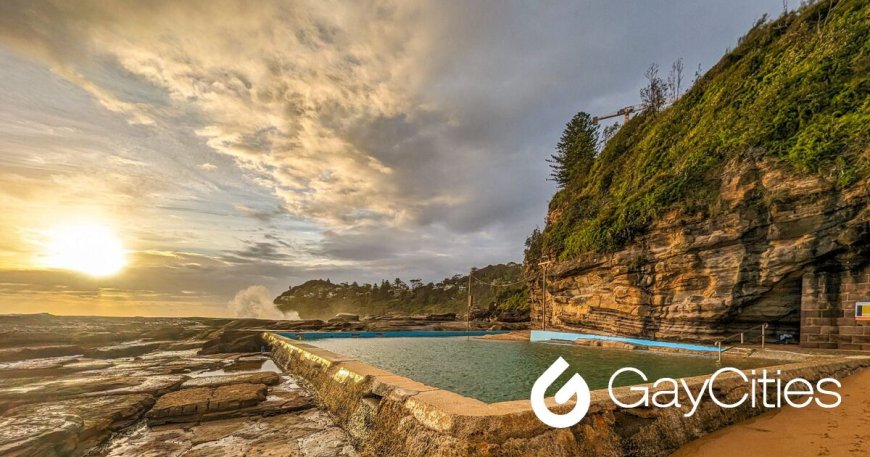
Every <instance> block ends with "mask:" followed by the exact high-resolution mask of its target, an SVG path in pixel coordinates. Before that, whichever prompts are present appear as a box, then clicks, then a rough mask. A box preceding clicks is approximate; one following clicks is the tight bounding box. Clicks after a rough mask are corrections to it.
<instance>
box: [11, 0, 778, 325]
mask: <svg viewBox="0 0 870 457" xmlns="http://www.w3.org/2000/svg"><path fill="white" fill-rule="evenodd" d="M782 9H783V2H782V0H770V1H757V0H739V1H702V2H699V1H695V0H667V1H666V0H650V1H636V2H629V1H613V0H595V1H550V2H544V3H537V2H519V1H509V0H508V1H495V0H492V1H462V2H459V1H451V2H443V1H434V0H433V1H420V2H409V1H391V0H384V1H373V2H368V1H359V2H333V1H324V0H310V1H306V0H303V1H261V2H231V1H214V0H209V1H184V2H177V1H148V2H134V1H102V2H88V1H77V2H67V1H29V0H24V1H19V0H5V1H3V2H0V313H33V312H51V313H55V314H99V315H139V316H182V315H197V316H235V315H245V316H261V317H276V316H280V314H277V315H276V311H275V310H274V309H273V308H272V307H271V305H270V301H271V298H272V297H274V296H275V295H277V294H279V293H280V292H282V291H283V290H285V289H286V288H287V287H288V286H289V285H291V284H292V285H295V284H299V283H301V282H304V281H306V280H308V279H315V278H330V279H332V280H333V281H338V282H340V281H360V282H364V281H380V280H381V279H384V278H396V277H402V278H404V279H406V280H408V279H412V278H422V279H423V280H424V281H438V280H439V279H441V278H443V277H446V276H452V275H454V274H457V273H463V272H466V271H467V270H468V269H469V267H471V266H485V265H487V264H492V263H501V262H508V261H521V258H522V249H523V241H524V240H525V238H526V236H528V234H529V233H530V232H531V231H532V229H534V228H535V227H536V226H538V227H541V226H543V223H544V217H545V214H546V208H547V203H548V201H549V198H550V197H551V196H552V194H553V192H554V191H555V187H554V184H553V183H552V182H550V181H548V180H547V177H548V174H549V170H548V165H547V163H546V161H545V159H546V158H547V157H548V156H549V155H550V154H552V152H553V148H554V145H555V144H556V142H557V141H558V138H559V135H560V133H561V131H562V128H563V127H564V124H565V123H566V122H567V121H568V120H569V119H570V118H571V117H572V116H573V114H575V113H576V112H578V111H586V112H589V113H592V114H593V115H595V114H602V113H608V112H612V111H615V110H616V109H618V108H620V107H623V106H627V105H632V104H636V103H637V102H638V101H639V100H638V91H639V89H640V88H641V86H642V85H643V81H644V80H643V73H644V71H645V69H646V68H647V67H648V66H649V65H650V64H651V63H653V62H656V63H658V64H659V65H661V66H662V68H665V69H666V68H669V67H670V64H671V62H673V61H674V60H676V59H678V58H682V59H683V61H684V64H685V67H686V69H687V73H688V79H692V74H693V73H694V71H695V69H696V68H697V67H698V66H699V65H700V68H701V69H707V68H710V67H711V66H712V65H713V64H714V63H715V62H716V61H717V60H718V59H719V58H720V57H721V55H722V54H723V53H724V52H725V51H726V50H727V49H729V48H732V47H734V46H735V45H736V43H737V40H738V38H739V37H740V36H741V35H743V34H744V33H745V32H746V31H747V30H748V29H749V28H750V27H751V26H752V25H753V23H755V22H756V20H757V19H758V18H760V17H761V16H762V14H764V13H768V14H770V15H772V16H776V15H778V14H779V13H780V12H781V11H782ZM70 227H79V228H81V227H84V228H85V230H90V232H89V233H91V234H92V235H93V237H95V238H97V239H98V240H97V243H98V245H100V244H99V242H100V240H105V239H111V240H113V241H117V244H119V245H121V246H122V247H123V251H124V252H123V253H124V259H125V266H124V267H123V268H121V269H120V270H119V271H117V272H115V273H113V274H108V275H102V276H94V275H91V274H87V273H86V272H83V270H82V269H81V268H75V267H72V268H70V267H64V265H65V264H61V263H59V262H57V261H52V260H51V259H52V258H53V257H52V255H54V254H52V252H53V251H51V250H52V249H55V248H56V246H55V245H56V244H58V243H62V242H60V241H58V239H59V235H58V234H66V235H69V234H70V233H78V232H71V231H70V230H71V229H70ZM60 239H69V236H67V237H66V238H64V237H62V236H60ZM69 244H77V245H78V251H75V250H70V249H72V248H74V247H75V246H69ZM100 246H101V245H100ZM65 249H66V250H67V251H69V252H66V254H67V255H68V256H69V255H74V256H76V258H79V259H80V261H84V260H81V258H84V257H88V256H90V255H91V253H93V252H98V251H99V249H92V248H91V247H90V245H88V244H87V243H75V242H72V243H70V242H67V246H66V248H65ZM93 255H94V256H95V257H94V258H99V254H93Z"/></svg>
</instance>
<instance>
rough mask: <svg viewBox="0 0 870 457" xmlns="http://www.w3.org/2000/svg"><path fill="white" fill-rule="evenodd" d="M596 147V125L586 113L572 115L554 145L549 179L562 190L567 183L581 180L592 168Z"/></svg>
mask: <svg viewBox="0 0 870 457" xmlns="http://www.w3.org/2000/svg"><path fill="white" fill-rule="evenodd" d="M597 147H598V125H597V124H595V123H593V122H592V117H591V116H589V114H588V113H584V112H582V111H581V112H579V113H577V114H575V115H574V117H573V118H572V119H571V121H570V122H568V124H566V125H565V131H564V132H562V137H561V138H560V139H559V143H558V144H557V145H556V153H555V154H553V155H551V156H550V158H549V159H548V160H547V162H549V163H550V168H551V169H552V171H551V172H550V178H551V179H552V180H553V181H556V182H557V183H559V187H561V188H564V187H566V186H567V185H568V184H569V183H571V182H573V181H575V180H577V179H579V178H582V177H583V176H585V175H586V174H587V173H588V172H589V170H590V169H591V168H592V164H593V163H594V162H595V155H596V153H597Z"/></svg>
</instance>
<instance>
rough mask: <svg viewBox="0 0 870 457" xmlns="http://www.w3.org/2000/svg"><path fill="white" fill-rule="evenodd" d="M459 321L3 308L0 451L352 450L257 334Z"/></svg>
mask: <svg viewBox="0 0 870 457" xmlns="http://www.w3.org/2000/svg"><path fill="white" fill-rule="evenodd" d="M448 318H449V319H448ZM466 325H467V324H466V322H464V321H456V320H455V316H443V315H442V316H417V317H389V318H362V319H361V318H359V317H358V316H351V315H345V316H338V317H337V318H336V319H332V320H330V321H327V322H324V321H320V320H307V321H270V320H257V319H209V318H109V317H66V316H52V315H47V314H36V315H5V316H0V411H2V414H0V455H11V456H81V455H89V456H121V455H134V454H135V455H184V456H194V455H275V456H278V455H288V456H297V455H298V456H324V457H325V456H349V455H355V454H356V453H355V451H354V449H353V447H352V446H351V444H350V441H349V440H348V437H347V435H346V434H345V433H344V431H342V429H341V428H339V427H338V426H337V425H336V424H335V423H334V422H333V421H332V419H331V418H330V416H329V414H327V413H326V411H325V410H324V409H322V408H321V407H320V406H318V404H317V402H316V401H315V399H314V398H313V397H312V396H311V395H309V393H308V392H307V391H306V390H305V389H304V388H302V387H300V385H299V384H297V382H296V380H295V379H294V378H293V377H292V376H289V375H287V374H285V373H283V372H282V371H281V370H280V369H279V368H278V367H277V366H276V365H275V363H274V362H272V360H271V358H270V354H269V353H266V352H261V351H264V350H265V349H266V346H265V345H264V344H263V342H262V338H261V334H262V330H264V329H267V330H287V331H290V330H332V331H337V330H379V331H383V330H400V329H401V330H408V329H412V330H439V329H443V330H458V329H465V328H466ZM524 325H526V324H522V323H519V324H518V323H511V324H501V323H493V322H483V321H476V322H472V323H471V327H472V328H475V329H480V328H493V327H496V328H508V329H513V328H522V327H523V326H524ZM526 326H527V325H526Z"/></svg>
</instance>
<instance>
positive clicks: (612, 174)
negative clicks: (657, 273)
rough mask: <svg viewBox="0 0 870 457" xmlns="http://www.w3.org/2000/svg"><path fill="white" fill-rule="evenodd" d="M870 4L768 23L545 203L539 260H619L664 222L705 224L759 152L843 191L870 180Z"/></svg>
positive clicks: (828, 6)
mask: <svg viewBox="0 0 870 457" xmlns="http://www.w3.org/2000/svg"><path fill="white" fill-rule="evenodd" d="M868 75H870V0H839V1H837V0H831V1H820V2H817V3H814V4H811V5H808V6H806V7H803V8H801V9H800V10H798V11H795V12H791V13H787V14H784V15H783V16H782V17H780V18H778V19H776V20H775V21H772V22H767V21H766V20H764V19H762V20H761V21H759V23H758V24H757V25H756V26H755V27H754V28H753V29H752V30H750V31H749V33H748V34H747V35H746V36H744V37H743V38H742V39H741V40H740V42H739V44H738V46H737V47H736V49H734V50H733V51H731V52H729V53H728V54H726V55H725V56H724V57H723V58H722V59H721V60H720V61H719V63H717V64H716V65H715V66H714V67H713V68H712V69H710V71H708V72H707V73H706V74H705V75H703V76H702V77H701V78H700V79H699V80H698V81H697V82H696V84H695V85H694V86H693V87H692V88H691V89H690V90H689V91H687V92H686V94H685V95H683V96H682V97H681V98H680V99H678V100H676V101H675V102H674V103H673V105H671V106H670V107H669V108H667V109H665V110H663V111H661V112H654V111H651V110H648V111H645V112H643V113H641V114H639V115H638V116H636V117H635V118H634V119H631V120H630V121H629V122H627V123H626V124H625V125H624V126H623V128H622V129H621V130H620V131H619V132H618V133H617V134H616V135H614V137H613V138H612V139H611V140H610V141H609V142H608V143H607V145H606V146H605V147H604V149H603V150H602V152H601V153H600V155H599V156H598V158H597V159H596V160H595V161H594V163H593V165H592V166H591V169H590V170H589V172H588V174H586V175H585V176H583V177H576V178H574V179H572V180H571V181H570V182H567V183H565V185H564V186H563V188H562V189H560V190H559V192H557V193H556V195H555V196H554V197H553V199H552V201H551V202H550V214H551V220H552V221H553V222H552V223H551V224H549V225H548V226H547V227H546V229H545V231H544V245H545V247H544V250H545V251H546V252H547V253H552V254H557V255H558V256H559V257H560V258H561V259H563V260H564V259H570V258H574V257H576V256H578V255H580V254H582V253H585V252H590V251H599V252H601V251H610V250H615V249H618V248H619V247H621V246H623V245H625V244H626V243H627V242H629V241H631V240H632V239H633V238H634V237H635V236H637V235H638V234H640V233H642V232H643V231H644V230H645V229H646V227H648V225H649V224H650V223H651V222H652V221H653V220H655V219H656V218H659V217H660V216H662V215H663V214H664V213H665V212H668V211H671V210H673V209H677V210H680V211H682V212H683V214H698V213H702V214H703V213H709V211H710V209H711V208H713V207H715V204H716V201H717V198H718V197H717V190H718V188H717V186H718V184H719V181H718V175H719V171H720V170H721V169H722V167H723V166H724V164H725V163H726V161H727V160H728V159H730V158H733V157H736V156H738V155H739V154H742V153H744V152H746V151H749V150H761V151H762V153H763V154H764V155H766V156H767V157H768V158H772V159H775V160H777V161H778V162H780V163H782V164H783V165H784V166H788V167H791V168H792V169H793V170H794V172H796V173H816V174H820V175H822V176H824V177H825V178H827V179H828V180H829V181H830V182H832V183H833V184H834V185H836V186H840V187H843V186H849V185H852V184H854V183H855V182H857V181H859V180H861V179H866V178H867V177H868V176H870V151H868V139H870V79H868Z"/></svg>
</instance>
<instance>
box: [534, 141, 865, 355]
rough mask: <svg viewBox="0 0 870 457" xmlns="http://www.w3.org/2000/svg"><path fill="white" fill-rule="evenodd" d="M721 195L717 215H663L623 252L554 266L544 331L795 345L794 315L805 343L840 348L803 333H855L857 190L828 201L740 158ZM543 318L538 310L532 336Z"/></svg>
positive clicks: (819, 187) (859, 277)
mask: <svg viewBox="0 0 870 457" xmlns="http://www.w3.org/2000/svg"><path fill="white" fill-rule="evenodd" d="M720 195H721V197H722V202H723V206H722V207H721V208H720V209H719V210H720V214H719V215H716V216H712V217H707V218H695V219H690V218H686V217H684V216H680V215H679V214H676V213H671V214H670V215H669V216H667V217H665V218H664V219H662V220H660V221H658V222H656V223H654V224H653V226H652V227H651V228H650V230H649V232H648V233H647V234H645V235H643V236H642V237H639V238H638V239H637V240H636V241H635V242H634V243H631V244H630V245H629V246H627V247H625V248H624V249H621V250H618V251H616V252H614V253H610V254H592V255H588V256H583V257H581V258H579V259H577V260H573V261H565V262H560V263H558V264H557V265H556V267H555V268H553V269H551V271H550V272H549V273H548V275H549V278H548V281H549V294H550V296H549V297H548V305H549V306H548V307H547V308H546V314H547V318H546V319H547V323H548V325H549V326H561V327H567V328H582V329H585V330H598V331H606V332H612V333H619V334H629V335H639V336H645V337H656V338H677V339H693V340H699V339H700V340H702V339H710V338H715V337H721V336H723V335H725V334H729V333H733V332H737V331H741V330H743V329H746V328H749V327H752V326H755V325H758V324H761V323H763V322H768V323H769V324H770V326H771V328H770V332H771V336H773V335H775V334H776V333H781V332H789V333H793V334H795V335H797V334H798V333H800V323H801V309H802V305H803V308H804V310H805V313H804V319H805V323H807V324H808V325H807V326H806V327H805V329H804V333H806V334H805V335H804V341H805V342H810V340H812V343H818V342H820V341H821V342H829V340H833V341H832V342H839V341H840V340H839V339H837V338H822V339H820V338H817V337H813V338H809V337H810V336H812V335H810V333H808V332H814V331H815V332H816V333H818V332H820V331H821V328H822V327H830V328H825V331H826V332H828V334H829V335H830V334H831V333H833V332H834V330H835V328H834V327H835V326H836V325H837V324H844V325H848V324H852V323H854V318H853V314H854V309H853V307H852V302H854V301H855V300H859V299H862V298H863V299H865V300H870V287H868V282H870V268H868V264H870V255H868V254H870V252H868V251H870V210H868V205H867V204H868V200H870V188H868V185H867V182H861V183H858V184H857V185H855V186H852V187H850V188H848V189H842V190H836V189H834V188H833V186H832V185H831V184H830V183H828V182H826V181H825V180H823V179H822V178H819V177H817V176H796V175H794V174H791V173H789V172H788V171H786V170H783V169H782V167H777V166H774V165H773V164H771V163H770V162H769V161H767V160H765V159H763V158H759V157H758V156H757V155H752V154H748V155H746V156H744V157H741V158H740V159H735V160H732V161H731V162H729V163H728V164H727V166H726V168H725V171H724V172H723V173H722V175H721V184H720ZM539 281H540V276H538V281H536V282H535V286H536V288H537V289H540V287H539V286H540V283H539ZM536 296H537V297H538V300H540V293H539V292H538V294H536ZM817 302H824V304H826V305H828V306H826V307H824V308H822V309H819V306H818V305H817ZM810 308H812V309H810ZM819 311H824V312H819ZM542 315H543V307H542V306H540V303H537V304H536V306H535V314H534V315H533V320H534V322H533V325H532V326H533V328H534V327H535V326H536V325H540V324H541V319H542ZM813 327H815V328H813ZM859 328H860V327H859ZM861 336H863V333H861ZM852 339H853V338H851V335H850V337H849V338H847V340H848V342H849V343H852ZM859 340H860V342H859V343H858V344H860V343H870V334H868V338H867V339H864V338H860V339H859ZM843 342H844V343H845V342H846V340H843ZM868 346H870V344H868Z"/></svg>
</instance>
